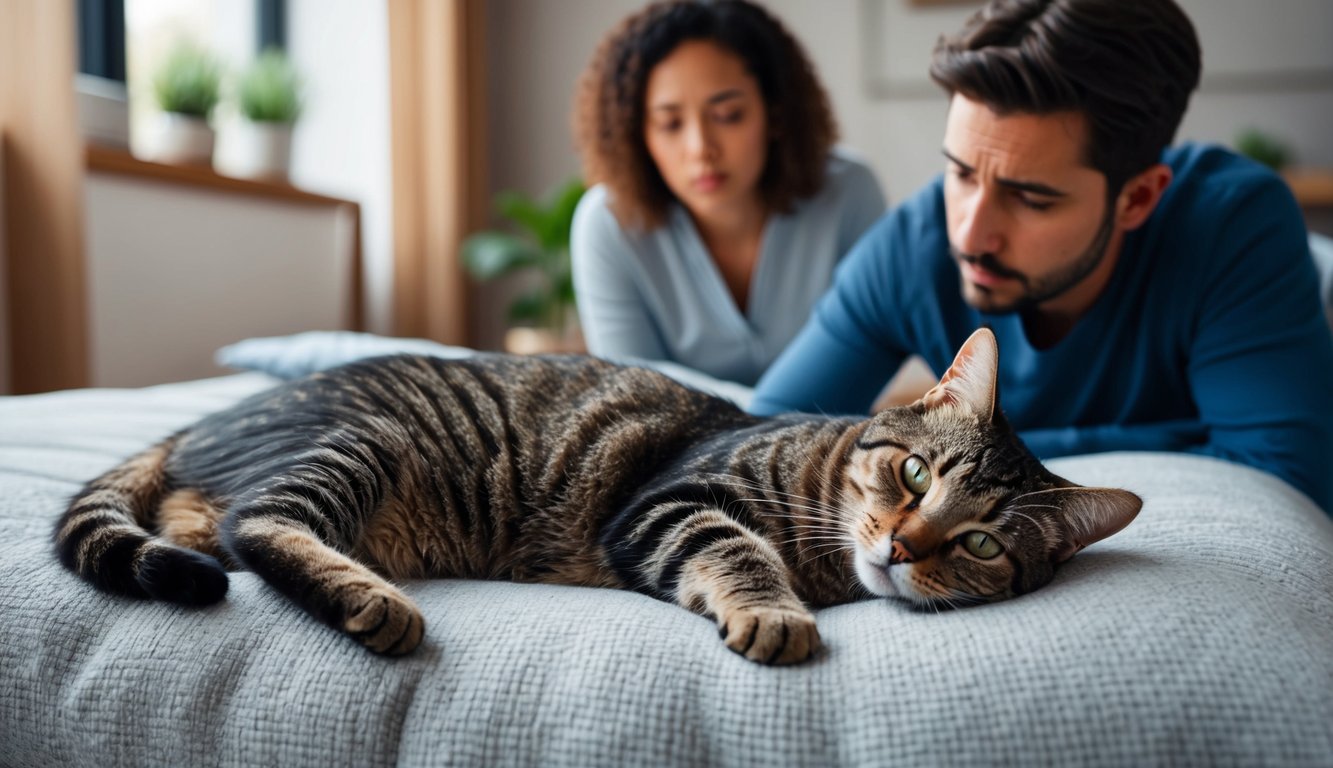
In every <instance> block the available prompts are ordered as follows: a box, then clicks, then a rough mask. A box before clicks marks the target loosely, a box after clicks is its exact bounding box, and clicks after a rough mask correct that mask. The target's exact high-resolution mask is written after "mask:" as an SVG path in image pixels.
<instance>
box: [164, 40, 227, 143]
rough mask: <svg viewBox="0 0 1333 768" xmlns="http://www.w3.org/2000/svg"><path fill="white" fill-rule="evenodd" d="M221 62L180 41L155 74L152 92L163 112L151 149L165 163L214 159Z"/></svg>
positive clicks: (203, 51)
mask: <svg viewBox="0 0 1333 768" xmlns="http://www.w3.org/2000/svg"><path fill="white" fill-rule="evenodd" d="M221 83H222V65H221V63H219V62H218V60H217V59H216V58H214V57H213V55H212V54H210V53H209V52H208V51H206V50H205V49H203V48H201V47H199V46H197V45H195V44H193V43H187V42H183V43H178V44H177V45H176V47H175V48H173V49H172V50H171V52H170V53H169V54H168V55H167V57H166V59H165V60H163V62H162V64H161V66H160V67H159V68H158V69H157V71H156V73H155V74H154V76H153V95H154V96H155V97H156V99H157V105H158V107H160V108H161V110H162V111H161V112H160V113H158V114H157V115H156V117H155V129H154V132H153V137H152V143H151V152H150V154H151V155H152V159H153V160H157V161H158V162H163V163H191V164H202V165H208V164H210V163H211V162H212V159H213V140H214V134H213V128H212V126H210V125H209V123H208V118H209V115H210V113H212V111H213V107H215V106H217V103H218V98H219V93H220V91H219V88H220V86H221Z"/></svg>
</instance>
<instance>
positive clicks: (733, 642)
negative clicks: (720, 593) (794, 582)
mask: <svg viewBox="0 0 1333 768" xmlns="http://www.w3.org/2000/svg"><path fill="white" fill-rule="evenodd" d="M718 635H719V636H721V638H722V640H723V641H724V642H725V643H726V644H727V647H728V648H730V649H731V650H733V651H735V652H736V653H739V654H740V655H742V656H744V657H745V658H747V659H749V660H750V661H757V662H759V663H760V664H799V663H801V662H803V661H805V660H807V659H809V658H810V657H812V656H814V655H815V654H816V653H818V652H819V651H820V650H822V649H823V647H824V644H823V642H821V641H820V639H819V628H818V627H816V626H815V617H814V616H813V615H811V614H810V612H809V611H806V610H803V609H790V608H766V607H754V608H740V609H737V610H734V611H730V612H729V613H728V614H727V615H726V616H725V618H724V619H723V621H722V624H721V627H720V628H719V630H718Z"/></svg>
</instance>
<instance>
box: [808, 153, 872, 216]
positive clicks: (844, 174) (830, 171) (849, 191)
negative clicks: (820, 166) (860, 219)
mask: <svg viewBox="0 0 1333 768" xmlns="http://www.w3.org/2000/svg"><path fill="white" fill-rule="evenodd" d="M815 198H816V199H817V200H823V201H824V202H825V203H826V204H831V205H836V206H842V205H846V204H847V203H848V202H849V201H869V202H870V203H872V204H877V205H878V206H879V207H880V208H881V209H882V208H883V207H884V190H883V189H882V188H881V186H880V183H879V179H878V178H877V177H876V176H875V172H874V171H873V170H871V168H870V163H869V162H868V161H867V160H866V158H865V156H863V155H861V154H860V153H858V152H856V151H855V150H853V149H850V148H848V147H844V146H837V147H834V148H833V150H832V151H830V152H829V156H828V159H827V160H826V161H825V162H824V186H823V188H821V189H820V191H819V194H817V195H816V196H815Z"/></svg>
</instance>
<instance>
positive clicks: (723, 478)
mask: <svg viewBox="0 0 1333 768" xmlns="http://www.w3.org/2000/svg"><path fill="white" fill-rule="evenodd" d="M707 477H708V478H710V479H714V480H717V481H719V482H727V483H731V484H734V485H737V486H740V487H741V488H747V489H749V490H752V491H759V492H760V493H771V494H773V495H775V496H785V497H787V498H789V499H797V500H800V501H803V502H805V503H806V504H808V505H809V506H811V507H813V508H815V509H820V510H823V511H825V512H828V513H830V514H836V513H837V512H838V509H837V507H834V506H831V505H829V504H826V503H825V502H823V501H821V500H819V499H815V498H812V497H810V496H805V495H803V494H799V493H792V492H790V491H783V490H779V489H777V488H774V487H772V486H771V485H764V484H762V483H757V482H755V481H753V480H750V479H748V478H745V477H743V476H741V475H732V474H727V473H723V472H714V473H711V474H709V475H707Z"/></svg>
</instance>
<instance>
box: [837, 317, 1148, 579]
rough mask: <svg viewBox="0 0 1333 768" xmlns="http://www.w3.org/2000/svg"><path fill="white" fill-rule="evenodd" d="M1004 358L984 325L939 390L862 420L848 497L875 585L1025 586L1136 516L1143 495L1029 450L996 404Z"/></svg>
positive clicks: (859, 550) (861, 573) (864, 575)
mask: <svg viewBox="0 0 1333 768" xmlns="http://www.w3.org/2000/svg"><path fill="white" fill-rule="evenodd" d="M998 363H999V350H998V349H997V347H996V343H995V336H994V335H993V334H992V333H991V332H990V331H989V330H987V329H981V330H979V331H977V332H976V333H973V334H972V336H971V337H970V338H969V339H968V340H967V343H965V344H964V345H963V348H962V350H960V351H959V353H958V356H957V357H956V358H955V359H954V362H953V365H951V366H950V367H949V370H948V371H947V372H946V373H945V374H944V376H943V377H942V378H941V379H940V383H939V384H938V385H936V386H935V388H934V389H932V390H930V391H929V392H928V393H926V395H925V396H924V397H922V398H921V399H920V400H918V401H917V402H915V403H913V404H911V405H908V406H902V407H899V408H890V409H888V410H885V411H882V412H880V413H879V414H877V415H876V416H875V417H874V418H872V419H870V420H869V421H868V422H867V423H866V426H865V428H864V430H863V432H862V433H861V434H860V436H859V438H858V440H857V442H856V446H855V448H853V449H852V452H851V455H850V462H849V465H848V471H847V475H846V481H845V486H844V488H843V495H844V498H843V505H842V506H843V509H844V510H845V511H846V512H847V514H848V517H847V523H848V525H849V526H850V534H851V536H852V538H853V540H854V542H855V543H854V549H855V553H854V557H855V566H856V574H857V577H858V578H859V579H860V581H861V582H862V583H863V584H864V585H865V586H866V588H867V589H869V590H870V591H871V592H872V593H874V594H876V595H881V596H886V597H900V598H905V599H907V600H909V601H911V602H913V603H916V604H918V605H958V604H966V603H974V602H989V601H992V600H1001V599H1004V598H1006V597H1012V596H1014V595H1018V594H1022V593H1024V592H1030V591H1032V590H1034V589H1036V588H1038V587H1040V586H1042V585H1044V584H1046V583H1047V582H1049V581H1050V580H1051V577H1052V575H1053V574H1054V570H1055V566H1056V565H1058V564H1059V563H1061V562H1063V561H1065V560H1067V559H1069V558H1070V557H1071V556H1072V555H1073V554H1074V553H1075V552H1077V551H1078V550H1080V549H1082V548H1083V547H1086V546H1088V545H1089V544H1091V543H1093V542H1095V541H1098V540H1100V539H1102V538H1105V537H1107V536H1110V535H1111V534H1113V533H1115V532H1116V531H1119V530H1120V529H1121V528H1124V527H1125V526H1126V525H1128V524H1129V522H1130V521H1131V520H1133V519H1134V516H1135V515H1137V514H1138V512H1139V508H1140V507H1141V506H1142V501H1141V500H1140V499H1139V497H1138V496H1136V495H1134V494H1132V493H1130V492H1128V491H1122V490H1117V489H1111V488H1086V487H1083V486H1079V485H1075V484H1073V483H1071V482H1069V481H1067V480H1064V479H1062V478H1060V477H1057V476H1056V475H1054V474H1052V473H1050V472H1049V471H1047V470H1046V469H1045V468H1044V467H1043V466H1042V465H1041V462H1039V461H1038V460H1037V459H1036V457H1034V456H1033V455H1032V453H1031V452H1030V451H1028V449H1027V448H1026V447H1025V446H1024V445H1023V443H1022V441H1021V440H1019V438H1018V436H1017V434H1016V433H1015V432H1014V430H1013V429H1012V428H1011V427H1010V426H1009V424H1008V423H1007V422H1006V421H1005V419H1004V416H1003V414H1001V413H1000V410H999V407H998V406H997V405H996V402H995V395H996V392H995V382H996V369H997V366H998Z"/></svg>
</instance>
